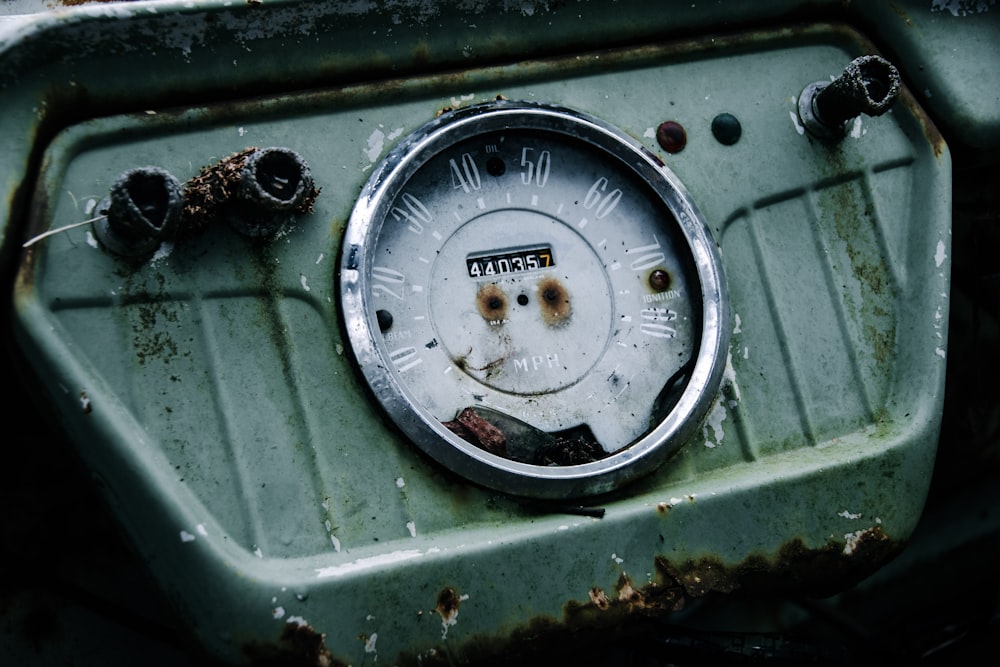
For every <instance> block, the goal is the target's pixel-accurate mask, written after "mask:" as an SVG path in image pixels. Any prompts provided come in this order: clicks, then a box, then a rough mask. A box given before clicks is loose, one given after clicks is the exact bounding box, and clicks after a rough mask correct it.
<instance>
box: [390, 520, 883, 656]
mask: <svg viewBox="0 0 1000 667" xmlns="http://www.w3.org/2000/svg"><path fill="white" fill-rule="evenodd" d="M845 540H846V543H845V542H843V541H841V542H837V541H833V540H831V541H830V542H829V543H828V544H827V545H825V546H824V547H821V548H819V549H809V548H807V547H806V546H805V545H804V544H803V542H802V541H801V540H799V539H796V540H793V541H792V542H789V543H788V544H786V545H785V546H784V547H783V548H781V549H780V550H779V551H778V553H777V555H776V556H770V557H769V556H764V555H753V556H750V557H748V558H747V559H746V560H744V561H743V562H742V563H739V564H737V565H726V564H725V563H723V562H722V560H721V559H719V558H716V557H706V558H701V559H697V560H695V559H690V560H686V561H680V562H672V561H670V560H669V559H667V558H665V557H663V556H659V557H657V558H656V559H655V561H654V565H655V573H656V575H655V581H651V582H650V583H648V584H646V585H644V586H638V587H637V586H636V585H635V583H634V582H633V581H632V579H631V578H630V577H629V576H628V574H626V573H624V572H623V573H621V574H620V575H619V577H618V581H617V582H616V584H615V590H614V591H613V592H609V591H605V590H604V589H602V588H600V587H596V586H595V587H592V588H590V589H589V590H588V591H587V593H586V598H585V600H584V601H578V600H571V601H569V602H567V603H566V605H565V606H564V608H563V612H564V613H563V619H562V620H561V621H557V620H555V619H553V618H550V617H538V618H535V619H532V620H531V621H529V622H527V623H525V624H523V625H521V626H519V627H517V628H514V629H513V630H511V631H510V632H508V633H506V634H505V635H504V636H503V637H487V636H475V637H471V638H470V639H469V640H468V641H466V642H463V643H462V644H461V645H460V646H459V645H454V644H452V645H450V646H449V648H448V650H447V651H444V650H435V651H433V652H432V653H424V654H421V655H420V656H406V655H402V656H400V657H399V659H398V660H397V664H400V665H421V666H422V667H429V666H430V665H448V666H449V667H453V666H454V665H477V666H480V667H482V666H484V665H508V664H512V663H513V662H517V661H518V659H521V658H523V659H526V660H527V661H529V662H530V664H547V662H546V661H539V659H538V658H539V656H540V655H545V656H551V657H552V658H553V661H555V660H559V661H560V662H564V661H565V658H566V655H567V653H568V652H572V653H573V654H574V655H576V654H579V655H586V650H585V647H586V646H594V647H596V646H606V645H607V644H608V642H609V641H612V640H615V639H618V640H620V639H622V638H625V637H629V636H634V635H637V634H638V633H641V632H642V630H643V629H644V628H648V627H649V624H651V623H662V622H663V620H664V619H666V618H667V617H668V616H670V615H671V614H674V613H676V612H679V611H681V610H682V609H683V608H684V607H685V605H686V604H687V603H688V602H690V601H691V600H694V599H696V598H702V597H708V596H712V595H718V594H726V595H735V594H744V595H747V596H750V597H753V596H754V595H758V594H766V595H769V596H772V595H774V594H778V595H781V594H790V595H815V596H826V595H829V594H832V593H835V592H838V591H840V590H843V589H845V588H847V587H849V586H850V585H852V584H853V583H855V582H857V581H858V580H860V579H861V578H863V577H864V576H867V575H868V574H870V573H871V572H872V571H874V570H875V569H876V568H877V567H878V566H880V565H882V564H884V562H885V561H886V560H888V559H889V558H891V557H892V556H894V555H895V554H896V553H898V551H899V550H900V549H901V547H902V545H901V544H898V543H896V542H893V541H891V540H890V539H889V538H888V537H887V536H886V535H885V533H884V532H883V531H882V529H881V527H879V526H873V527H871V528H867V529H865V530H860V531H857V532H856V533H852V534H850V535H847V536H845ZM457 604H458V597H457V594H456V593H455V591H454V590H452V589H450V588H447V589H445V590H443V591H442V592H441V594H440V595H439V596H438V613H439V614H441V617H442V619H445V618H448V616H447V614H448V612H449V611H450V610H452V609H454V610H455V612H456V613H457ZM657 627H659V628H660V629H661V630H662V626H659V625H658V626H657ZM647 636H648V635H647ZM581 649H584V650H581Z"/></svg>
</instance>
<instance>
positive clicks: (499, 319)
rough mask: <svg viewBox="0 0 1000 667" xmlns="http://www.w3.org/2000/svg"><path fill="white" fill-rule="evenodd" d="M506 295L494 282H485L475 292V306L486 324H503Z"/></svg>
mask: <svg viewBox="0 0 1000 667" xmlns="http://www.w3.org/2000/svg"><path fill="white" fill-rule="evenodd" d="M507 303H508V302H507V295H506V294H504V291H503V290H502V289H500V287H499V286H498V285H497V284H496V283H487V284H485V285H483V286H482V287H480V288H479V292H478V293H477V294H476V308H477V309H478V310H479V314H480V315H482V316H483V319H484V320H486V322H487V323H488V324H503V323H504V322H505V321H506V320H507Z"/></svg>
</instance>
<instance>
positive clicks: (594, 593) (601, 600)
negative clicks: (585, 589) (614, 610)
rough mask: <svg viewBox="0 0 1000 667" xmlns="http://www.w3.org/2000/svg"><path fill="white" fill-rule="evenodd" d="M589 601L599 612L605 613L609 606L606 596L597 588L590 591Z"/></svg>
mask: <svg viewBox="0 0 1000 667" xmlns="http://www.w3.org/2000/svg"><path fill="white" fill-rule="evenodd" d="M590 601H591V603H593V605H594V606H595V607H597V608H598V609H600V610H601V611H607V609H608V608H609V607H610V606H611V602H610V601H609V600H608V596H607V595H606V594H605V593H604V591H603V590H601V589H600V588H597V587H596V586H595V587H594V588H591V589H590Z"/></svg>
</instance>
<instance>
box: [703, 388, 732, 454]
mask: <svg viewBox="0 0 1000 667" xmlns="http://www.w3.org/2000/svg"><path fill="white" fill-rule="evenodd" d="M727 416H728V414H727V412H726V405H725V403H724V402H723V401H721V400H719V401H716V403H715V407H713V408H712V411H711V412H709V413H708V417H706V418H705V427H704V429H703V433H704V435H705V446H706V447H708V448H709V449H714V448H715V447H717V446H718V445H721V444H722V440H723V438H725V436H726V432H725V431H724V430H723V428H722V422H724V421H725V420H726V417H727ZM709 429H711V431H712V432H711V433H709ZM713 435H714V439H713V437H712V436H713Z"/></svg>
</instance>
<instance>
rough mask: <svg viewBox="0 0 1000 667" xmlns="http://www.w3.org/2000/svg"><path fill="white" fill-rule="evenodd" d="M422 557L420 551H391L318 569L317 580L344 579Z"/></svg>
mask: <svg viewBox="0 0 1000 667" xmlns="http://www.w3.org/2000/svg"><path fill="white" fill-rule="evenodd" d="M422 555H423V552H421V551H420V550H419V549H402V550H400V551H390V552H389V553H384V554H378V555H377V556H369V557H367V558H359V559H357V560H354V561H351V562H350V563H344V564H343V565H331V566H329V567H321V568H317V569H316V578H317V579H327V578H329V577H343V576H345V575H348V574H357V573H358V572H363V571H365V570H370V569H372V568H376V567H380V566H383V565H395V564H396V563H400V562H402V561H406V560H412V559H414V558H419V557H420V556H422Z"/></svg>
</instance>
